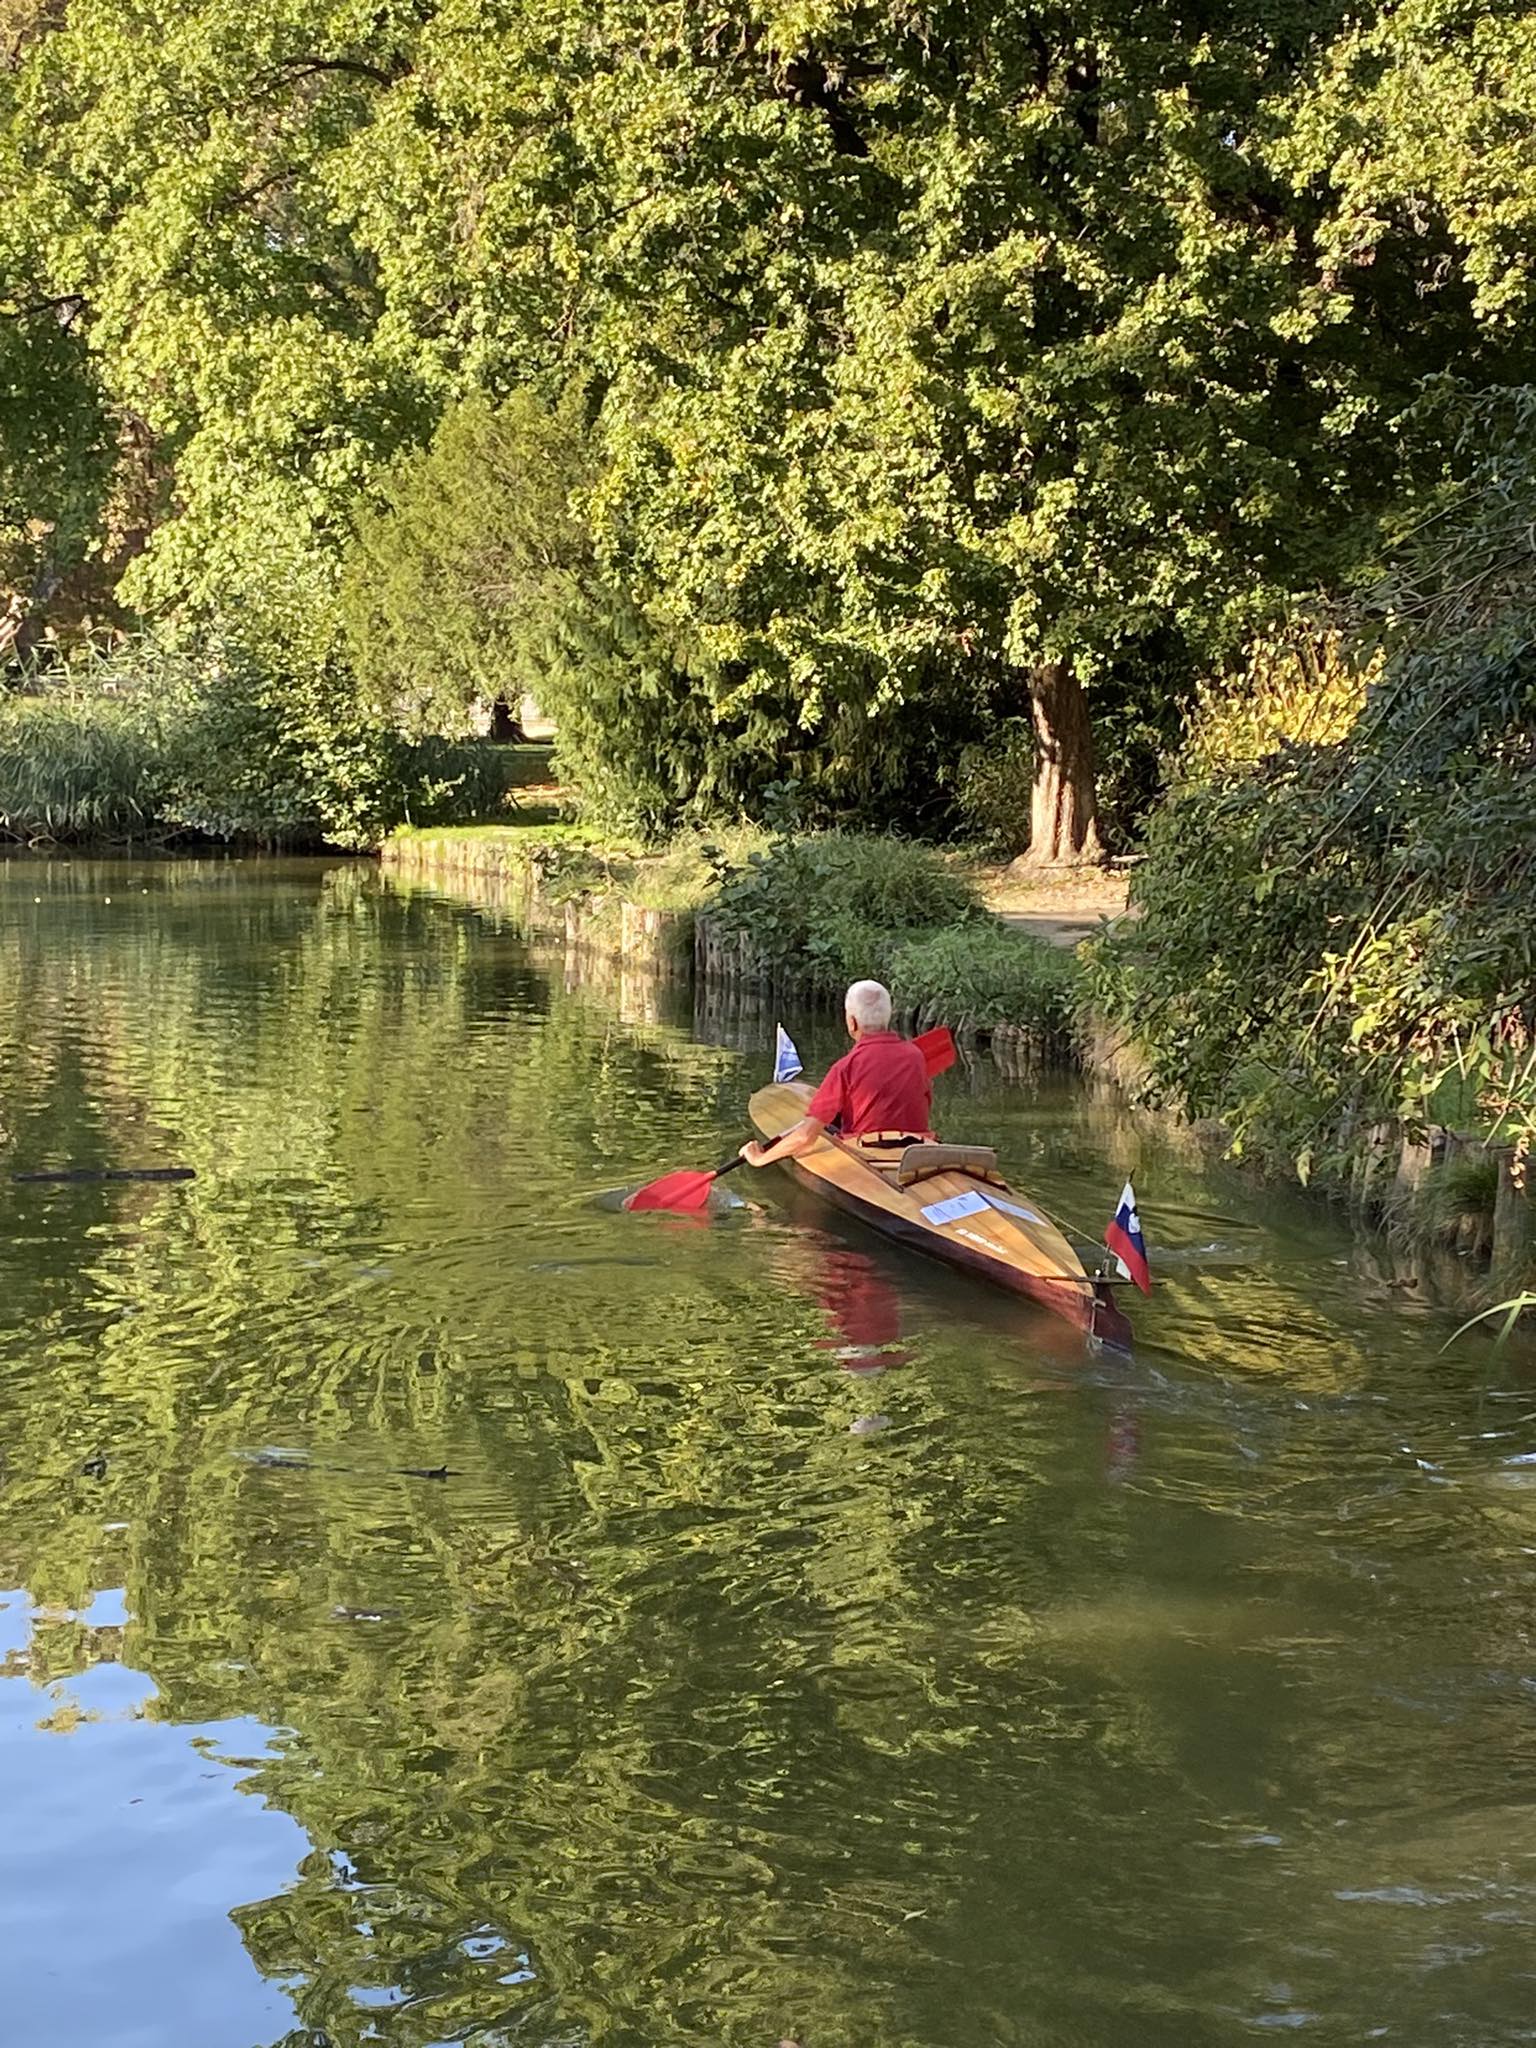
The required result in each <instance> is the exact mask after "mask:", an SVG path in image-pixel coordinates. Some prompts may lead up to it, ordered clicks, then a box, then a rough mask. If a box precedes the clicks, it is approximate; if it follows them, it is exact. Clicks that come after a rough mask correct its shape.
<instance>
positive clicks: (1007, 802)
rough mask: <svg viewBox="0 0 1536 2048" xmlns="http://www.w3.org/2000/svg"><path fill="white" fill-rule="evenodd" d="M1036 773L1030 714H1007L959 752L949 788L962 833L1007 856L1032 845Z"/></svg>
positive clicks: (988, 850)
mask: <svg viewBox="0 0 1536 2048" xmlns="http://www.w3.org/2000/svg"><path fill="white" fill-rule="evenodd" d="M1034 777H1035V739H1034V731H1033V728H1032V726H1031V724H1030V721H1029V719H1027V718H1008V719H1004V720H1003V721H1002V722H1001V723H1000V724H999V725H998V727H997V729H996V730H995V731H994V732H993V733H991V734H990V735H989V736H988V737H987V738H986V739H985V740H973V741H972V743H971V744H970V745H969V746H968V747H963V748H962V749H961V751H960V757H959V760H958V761H957V762H956V764H955V768H954V773H953V777H952V782H951V787H952V790H953V794H954V804H955V814H956V819H957V822H958V825H959V829H960V832H961V835H962V836H963V837H964V838H966V839H970V840H974V841H975V842H976V844H977V846H978V848H979V850H980V851H981V852H983V853H986V854H992V855H995V856H996V857H998V858H999V859H1003V860H1006V859H1008V858H1010V857H1011V856H1012V855H1014V854H1016V853H1022V852H1023V850H1024V848H1025V847H1026V846H1027V845H1028V844H1029V792H1030V785H1031V784H1032V783H1033V781H1034Z"/></svg>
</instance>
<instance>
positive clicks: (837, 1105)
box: [806, 1031, 933, 1138]
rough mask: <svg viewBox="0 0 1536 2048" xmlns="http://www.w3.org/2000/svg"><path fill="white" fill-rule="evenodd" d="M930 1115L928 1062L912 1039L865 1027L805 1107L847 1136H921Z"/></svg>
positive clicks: (808, 1113)
mask: <svg viewBox="0 0 1536 2048" xmlns="http://www.w3.org/2000/svg"><path fill="white" fill-rule="evenodd" d="M932 1114H933V1084H932V1083H931V1082H930V1080H929V1079H928V1067H927V1063H926V1062H925V1060H924V1059H923V1056H922V1054H921V1052H919V1050H918V1049H917V1047H916V1046H915V1045H914V1044H913V1043H912V1041H911V1040H910V1039H909V1038H902V1037H900V1036H899V1035H898V1034H897V1033H896V1032H894V1031H866V1032H865V1033H864V1034H863V1035H862V1037H860V1038H859V1040H858V1042H857V1043H856V1044H855V1046H854V1048H853V1051H852V1052H845V1053H844V1054H843V1056H842V1058H841V1059H840V1060H839V1061H838V1062H837V1063H836V1065H835V1066H833V1067H832V1068H831V1070H830V1071H829V1073H828V1075H827V1078H826V1079H825V1081H823V1082H822V1084H821V1086H820V1087H819V1088H818V1089H817V1090H816V1093H815V1094H814V1095H813V1096H812V1097H811V1100H810V1104H809V1106H808V1107H807V1109H806V1115H807V1116H813V1117H815V1118H816V1120H817V1122H818V1123H823V1124H836V1125H837V1127H838V1131H839V1133H840V1134H841V1136H843V1137H845V1138H856V1137H858V1136H859V1134H860V1132H862V1131H910V1132H911V1134H912V1136H913V1137H914V1138H920V1137H921V1136H922V1135H923V1133H924V1132H925V1131H926V1130H927V1128H928V1119H929V1117H930V1116H931V1115H932Z"/></svg>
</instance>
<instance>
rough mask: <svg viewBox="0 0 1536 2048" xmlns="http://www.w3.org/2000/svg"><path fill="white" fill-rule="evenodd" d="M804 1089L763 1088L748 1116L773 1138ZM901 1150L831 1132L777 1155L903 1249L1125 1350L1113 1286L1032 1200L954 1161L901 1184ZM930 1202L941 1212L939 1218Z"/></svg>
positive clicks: (805, 1095)
mask: <svg viewBox="0 0 1536 2048" xmlns="http://www.w3.org/2000/svg"><path fill="white" fill-rule="evenodd" d="M809 1096H810V1090H809V1089H808V1088H807V1087H805V1085H804V1084H803V1083H777V1084H775V1085H774V1086H772V1087H769V1088H763V1089H759V1090H758V1092H757V1093H756V1094H755V1095H754V1096H753V1097H752V1100H751V1103H750V1105H749V1108H750V1113H751V1116H752V1121H753V1123H754V1124H755V1125H756V1126H757V1129H758V1130H759V1131H760V1132H761V1133H762V1135H763V1136H764V1138H774V1137H778V1136H779V1135H781V1134H782V1133H783V1132H784V1131H786V1130H788V1129H789V1128H790V1127H791V1126H792V1125H793V1124H795V1123H797V1122H798V1121H799V1120H800V1118H801V1117H802V1116H803V1115H804V1113H805V1104H806V1102H807V1101H808V1100H809ZM899 1158H900V1151H899V1148H896V1149H893V1150H890V1151H888V1152H884V1153H881V1152H878V1151H877V1152H875V1153H866V1152H865V1151H864V1150H863V1148H861V1147H860V1146H858V1145H857V1144H850V1143H846V1142H844V1141H843V1140H841V1139H836V1138H831V1137H827V1138H823V1139H822V1140H821V1141H820V1142H819V1143H818V1144H817V1145H816V1146H815V1147H814V1148H813V1149H812V1150H811V1151H809V1152H806V1153H803V1154H802V1155H801V1156H800V1157H799V1158H797V1159H791V1160H787V1161H785V1162H783V1163H784V1164H785V1165H787V1166H788V1168H789V1171H790V1173H791V1175H792V1176H793V1178H794V1179H795V1180H796V1181H797V1182H798V1183H799V1184H800V1186H802V1187H803V1188H806V1189H807V1190H808V1191H809V1192H811V1193H812V1194H815V1195H816V1196H818V1197H819V1198H820V1199H821V1200H823V1201H826V1202H830V1203H831V1204H832V1205H833V1206H834V1207H835V1208H837V1209H840V1210H841V1211H842V1212H843V1213H844V1214H845V1215H848V1216H853V1217H856V1218H857V1219H858V1221H859V1222H860V1223H863V1224H865V1225H867V1226H868V1228H870V1229H871V1230H875V1231H878V1232H879V1234H880V1235H881V1236H882V1237H886V1238H889V1239H890V1240H891V1241H892V1242H893V1243H895V1244H898V1245H900V1246H901V1247H902V1249H903V1250H904V1251H911V1252H917V1253H920V1254H921V1255H922V1256H923V1257H925V1258H931V1259H937V1260H939V1261H940V1262H941V1263H942V1264H944V1265H947V1266H951V1267H954V1268H955V1269H956V1270H957V1271H959V1272H962V1273H967V1274H969V1275H971V1276H972V1277H974V1278H976V1279H980V1280H985V1281H987V1282H988V1283H989V1284H990V1285H992V1286H994V1287H1001V1288H1005V1289H1007V1290H1008V1292H1010V1293H1012V1294H1016V1295H1019V1296H1021V1297H1022V1298H1023V1299H1025V1300H1027V1301H1031V1302H1033V1303H1035V1305H1036V1306H1037V1307H1039V1308H1043V1309H1046V1310H1048V1311H1049V1312H1050V1313H1051V1314H1053V1315H1057V1316H1060V1317H1061V1318H1062V1319H1063V1320H1064V1321H1066V1322H1068V1323H1070V1324H1072V1325H1073V1326H1074V1327H1075V1328H1077V1329H1079V1330H1081V1331H1082V1332H1083V1333H1084V1335H1085V1336H1087V1337H1089V1338H1091V1339H1093V1340H1094V1341H1095V1342H1096V1343H1098V1344H1101V1345H1104V1346H1107V1347H1109V1348H1111V1349H1113V1350H1117V1351H1129V1350H1130V1348H1131V1342H1132V1331H1131V1324H1130V1319H1129V1317H1128V1316H1127V1315H1126V1313H1125V1311H1124V1309H1122V1308H1121V1306H1120V1304H1119V1302H1118V1301H1117V1300H1116V1299H1115V1295H1114V1289H1113V1287H1112V1285H1111V1284H1110V1282H1108V1281H1107V1280H1105V1279H1103V1278H1101V1277H1099V1276H1096V1275H1093V1274H1090V1273H1088V1272H1087V1271H1086V1269H1085V1268H1084V1266H1083V1264H1082V1261H1081V1260H1080V1259H1079V1258H1078V1256H1077V1254H1076V1252H1075V1251H1073V1249H1072V1247H1071V1245H1070V1244H1069V1243H1068V1242H1067V1240H1066V1239H1065V1238H1064V1237H1063V1236H1062V1234H1061V1233H1060V1231H1059V1230H1058V1229H1057V1228H1056V1226H1055V1224H1053V1223H1052V1222H1051V1221H1050V1218H1049V1217H1048V1216H1046V1214H1045V1212H1044V1211H1043V1210H1042V1209H1041V1208H1040V1207H1039V1205H1038V1204H1036V1203H1033V1202H1032V1201H1030V1200H1029V1199H1028V1198H1026V1197H1024V1196H1022V1195H1020V1194H1019V1193H1018V1192H1017V1191H1016V1190H1015V1189H1013V1188H1011V1187H1010V1186H1009V1184H1008V1183H1007V1181H1005V1180H1003V1179H1002V1177H1001V1176H1000V1175H997V1174H995V1173H993V1174H987V1175H979V1174H976V1173H972V1172H967V1171H965V1170H963V1169H958V1168H956V1169H946V1170H944V1171H941V1172H939V1173H936V1174H933V1175H931V1176H928V1177H925V1178H924V1179H923V1180H921V1181H919V1182H918V1183H917V1184H916V1185H915V1186H911V1187H905V1186H902V1185H900V1183H899V1178H898V1163H899ZM936 1210H937V1211H938V1212H939V1214H940V1216H941V1217H942V1220H936V1218H935V1214H934V1212H935V1211H936ZM925 1212H926V1213H925ZM945 1212H958V1213H945Z"/></svg>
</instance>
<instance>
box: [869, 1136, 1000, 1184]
mask: <svg viewBox="0 0 1536 2048" xmlns="http://www.w3.org/2000/svg"><path fill="white" fill-rule="evenodd" d="M931 1173H968V1174H970V1175H971V1176H972V1178H973V1179H975V1180H992V1181H996V1182H997V1184H998V1185H999V1187H1001V1186H1002V1185H1003V1184H1004V1183H1003V1177H1002V1175H1001V1174H1000V1173H999V1172H998V1170H997V1154H996V1153H995V1152H994V1151H993V1149H992V1147H991V1146H990V1145H937V1144H924V1145H908V1147H907V1148H906V1150H905V1151H904V1152H903V1153H902V1155H901V1165H900V1166H899V1167H898V1168H897V1172H896V1185H897V1186H898V1187H902V1188H909V1187H911V1185H912V1183H913V1182H914V1181H919V1180H926V1179H927V1178H928V1176H929V1174H931Z"/></svg>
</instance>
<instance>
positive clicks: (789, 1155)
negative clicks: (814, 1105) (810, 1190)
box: [741, 1116, 827, 1166]
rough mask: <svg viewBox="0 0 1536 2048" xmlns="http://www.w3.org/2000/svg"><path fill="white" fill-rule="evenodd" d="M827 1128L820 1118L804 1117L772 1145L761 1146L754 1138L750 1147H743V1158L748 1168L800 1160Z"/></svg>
mask: <svg viewBox="0 0 1536 2048" xmlns="http://www.w3.org/2000/svg"><path fill="white" fill-rule="evenodd" d="M826 1128H827V1127H826V1125H825V1124H824V1123H823V1122H822V1121H821V1119H820V1117H815V1116H804V1117H802V1118H801V1119H800V1121H799V1123H797V1124H794V1125H792V1126H791V1128H790V1129H789V1130H787V1131H786V1132H785V1133H784V1135H783V1136H782V1137H780V1138H775V1139H774V1141H773V1143H772V1144H771V1145H760V1144H758V1142H757V1140H756V1139H755V1138H754V1139H753V1141H752V1143H751V1144H750V1145H743V1147H742V1148H741V1156H742V1158H743V1159H745V1161H746V1162H747V1164H748V1166H772V1165H774V1164H775V1163H776V1162H777V1161H778V1160H780V1159H798V1158H799V1157H800V1154H801V1153H802V1152H809V1151H810V1149H811V1147H812V1146H813V1145H814V1144H815V1143H816V1142H817V1140H818V1139H819V1138H820V1137H821V1134H822V1133H823V1131H825V1129H826Z"/></svg>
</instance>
